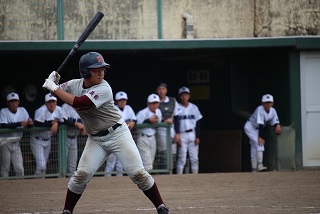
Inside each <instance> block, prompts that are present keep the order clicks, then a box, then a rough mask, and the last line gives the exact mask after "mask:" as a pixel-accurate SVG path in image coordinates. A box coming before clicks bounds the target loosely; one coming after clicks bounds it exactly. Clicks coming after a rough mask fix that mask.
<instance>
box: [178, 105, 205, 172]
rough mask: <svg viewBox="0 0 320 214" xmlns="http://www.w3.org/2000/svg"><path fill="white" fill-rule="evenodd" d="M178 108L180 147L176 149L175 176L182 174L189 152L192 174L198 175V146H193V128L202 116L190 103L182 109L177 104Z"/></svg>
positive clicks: (194, 133)
mask: <svg viewBox="0 0 320 214" xmlns="http://www.w3.org/2000/svg"><path fill="white" fill-rule="evenodd" d="M179 108H180V111H181V113H180V115H179V119H180V141H181V146H179V147H178V153H177V174H182V172H183V168H184V166H185V164H186V160H187V152H189V158H190V163H191V171H192V173H198V171H199V158H198V153H199V145H196V144H195V139H196V132H195V128H196V123H197V121H198V120H200V119H201V118H202V114H201V113H200V111H199V108H198V107H197V106H196V105H195V104H193V103H190V102H189V103H188V106H187V107H184V106H183V105H181V104H180V103H179Z"/></svg>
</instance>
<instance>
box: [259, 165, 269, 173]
mask: <svg viewBox="0 0 320 214" xmlns="http://www.w3.org/2000/svg"><path fill="white" fill-rule="evenodd" d="M265 170H267V167H265V166H259V167H258V172H261V171H265Z"/></svg>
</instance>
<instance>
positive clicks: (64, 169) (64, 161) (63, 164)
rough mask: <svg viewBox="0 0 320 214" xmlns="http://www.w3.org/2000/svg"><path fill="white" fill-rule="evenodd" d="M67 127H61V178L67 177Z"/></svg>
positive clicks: (59, 146)
mask: <svg viewBox="0 0 320 214" xmlns="http://www.w3.org/2000/svg"><path fill="white" fill-rule="evenodd" d="M66 129H67V127H66V126H65V125H63V126H60V127H59V142H58V143H59V145H58V148H59V174H60V176H61V177H63V178H64V177H66V175H67V145H66V137H67V132H66Z"/></svg>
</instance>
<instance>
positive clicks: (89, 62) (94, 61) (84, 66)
mask: <svg viewBox="0 0 320 214" xmlns="http://www.w3.org/2000/svg"><path fill="white" fill-rule="evenodd" d="M102 67H106V68H109V67H110V65H109V64H107V63H105V62H104V59H103V57H102V56H101V54H99V53H97V52H89V53H86V54H84V55H83V56H82V57H81V58H80V61H79V71H80V76H81V77H82V78H84V79H87V78H89V77H90V76H91V72H90V70H89V69H90V68H102Z"/></svg>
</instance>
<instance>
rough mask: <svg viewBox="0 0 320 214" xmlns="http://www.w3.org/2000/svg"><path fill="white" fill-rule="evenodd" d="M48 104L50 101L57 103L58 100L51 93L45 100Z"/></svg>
mask: <svg viewBox="0 0 320 214" xmlns="http://www.w3.org/2000/svg"><path fill="white" fill-rule="evenodd" d="M44 100H45V101H46V102H48V101H50V100H54V101H57V98H56V97H55V96H53V95H52V94H51V93H48V94H47V95H46V97H45V99H44Z"/></svg>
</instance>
